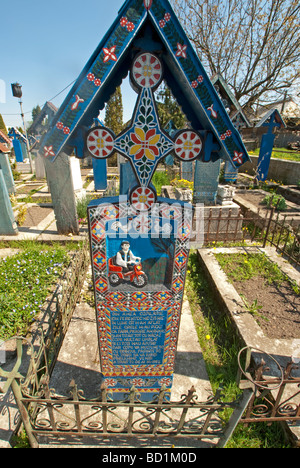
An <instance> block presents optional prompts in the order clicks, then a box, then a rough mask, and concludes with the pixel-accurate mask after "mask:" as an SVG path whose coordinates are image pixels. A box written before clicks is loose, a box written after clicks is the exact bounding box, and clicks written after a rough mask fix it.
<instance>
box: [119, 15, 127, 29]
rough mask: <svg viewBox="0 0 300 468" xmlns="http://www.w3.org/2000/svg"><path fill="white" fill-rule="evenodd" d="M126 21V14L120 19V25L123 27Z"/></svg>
mask: <svg viewBox="0 0 300 468" xmlns="http://www.w3.org/2000/svg"><path fill="white" fill-rule="evenodd" d="M127 23H128V19H127V18H126V16H123V17H122V18H121V20H120V25H121V26H122V27H123V28H124V27H125V26H126V24H127Z"/></svg>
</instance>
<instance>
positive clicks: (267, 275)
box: [216, 252, 286, 285]
mask: <svg viewBox="0 0 300 468" xmlns="http://www.w3.org/2000/svg"><path fill="white" fill-rule="evenodd" d="M216 258H217V260H218V262H219V264H220V266H221V268H222V269H223V270H224V271H225V273H226V275H227V277H228V279H229V280H230V281H231V282H234V281H247V280H249V279H251V278H254V277H256V276H261V277H262V278H263V279H264V281H265V282H266V283H268V284H272V283H275V284H277V285H280V284H282V283H283V282H284V281H285V280H286V276H285V275H284V273H283V272H282V271H281V270H280V268H279V267H278V266H277V265H276V264H275V263H272V262H270V260H269V259H268V258H267V257H266V256H265V255H264V254H261V253H258V254H251V253H247V252H244V253H236V254H224V253H218V254H216Z"/></svg>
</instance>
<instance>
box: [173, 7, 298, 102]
mask: <svg viewBox="0 0 300 468" xmlns="http://www.w3.org/2000/svg"><path fill="white" fill-rule="evenodd" d="M171 1H172V3H173V6H174V9H175V11H176V14H177V15H178V17H179V19H180V20H181V22H182V23H183V25H184V27H185V30H186V32H187V35H188V37H189V39H190V40H191V41H192V43H193V44H194V46H195V49H196V51H197V53H198V56H199V58H200V60H201V61H202V63H203V65H204V67H205V68H206V69H207V71H208V73H210V74H211V75H213V74H215V73H221V74H222V75H223V77H224V79H225V80H226V82H227V83H228V84H229V85H230V86H231V87H232V89H233V92H234V94H235V97H236V98H237V99H238V100H239V101H240V103H241V104H242V105H244V106H245V107H249V106H251V105H253V103H255V102H256V101H257V100H258V99H261V98H263V99H268V97H269V96H270V95H272V96H273V99H276V97H277V95H280V94H281V93H282V90H283V89H285V90H286V89H288V88H289V87H290V86H291V85H292V83H293V82H295V80H296V79H297V78H299V77H300V4H299V0H243V2H241V1H240V0H171Z"/></svg>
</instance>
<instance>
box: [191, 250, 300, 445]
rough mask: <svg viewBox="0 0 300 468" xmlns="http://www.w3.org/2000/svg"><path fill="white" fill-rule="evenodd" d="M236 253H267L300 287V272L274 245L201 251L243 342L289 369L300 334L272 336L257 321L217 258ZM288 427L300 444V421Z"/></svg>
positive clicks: (298, 350)
mask: <svg viewBox="0 0 300 468" xmlns="http://www.w3.org/2000/svg"><path fill="white" fill-rule="evenodd" d="M236 252H251V253H259V252H261V253H264V254H265V255H267V257H268V258H269V259H270V260H271V261H272V262H275V263H276V264H277V265H278V266H279V268H280V269H281V270H282V271H283V272H284V273H285V274H286V275H287V276H289V278H290V279H291V280H292V281H295V282H296V283H297V284H298V286H300V273H299V272H298V271H297V270H296V269H295V268H293V267H292V266H291V265H290V264H289V263H288V262H287V261H285V260H284V259H283V258H282V257H281V256H279V255H278V254H277V253H276V250H275V249H274V248H265V249H263V248H259V247H254V248H253V247H235V248H214V249H199V250H198V257H199V260H200V263H201V265H202V266H203V268H204V271H205V274H206V275H207V278H208V280H209V282H210V284H211V285H212V287H213V289H214V291H215V293H216V298H217V299H218V301H219V303H220V304H221V305H222V307H223V308H224V309H225V310H226V311H227V314H228V316H229V317H230V319H231V322H232V323H233V325H234V327H235V329H236V332H237V334H238V336H239V337H240V339H241V342H242V343H243V344H244V346H248V347H250V348H255V349H258V350H263V351H264V352H265V353H267V354H270V355H272V356H274V357H275V359H276V361H277V362H278V363H279V364H280V366H282V367H283V368H285V367H286V365H287V363H288V362H289V361H291V359H293V360H294V361H298V359H299V358H300V337H299V339H274V338H268V337H267V336H266V335H265V334H264V332H263V330H262V329H261V327H260V326H259V325H258V323H257V322H256V320H255V318H254V317H253V316H252V315H251V314H250V313H248V312H247V310H246V308H245V305H244V302H243V300H242V298H241V296H240V295H239V294H238V292H237V291H236V289H235V288H234V286H233V285H232V284H231V283H230V282H229V281H228V278H227V276H226V274H225V273H224V271H223V270H222V268H221V267H220V265H219V263H218V261H217V259H216V257H215V254H217V253H232V254H233V253H236ZM258 359H259V360H260V357H258ZM264 359H265V355H264ZM268 365H270V366H271V373H272V375H274V376H278V375H279V370H278V368H276V365H274V363H273V365H272V362H269V361H268ZM293 375H294V376H295V377H300V369H298V370H296V371H294V372H293ZM287 398H288V395H287ZM294 401H295V400H294ZM296 401H297V400H296ZM297 403H298V401H297ZM299 403H300V396H299ZM288 427H289V429H290V431H291V432H292V436H293V437H294V439H295V440H296V444H297V445H299V444H300V423H297V425H296V426H290V425H289V426H288Z"/></svg>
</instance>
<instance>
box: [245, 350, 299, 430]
mask: <svg viewBox="0 0 300 468" xmlns="http://www.w3.org/2000/svg"><path fill="white" fill-rule="evenodd" d="M244 352H245V353H246V361H245V362H246V363H245V366H244V367H245V370H243V368H242V366H241V364H240V357H241V355H242V354H243V353H244ZM254 356H255V357H254ZM238 361H239V369H240V374H239V377H240V382H239V385H240V388H244V389H245V388H252V390H253V394H252V397H251V398H250V400H249V404H248V406H247V409H246V411H245V414H244V415H243V417H242V419H241V422H242V423H244V424H250V423H253V422H267V423H273V422H288V423H289V425H290V426H295V425H299V424H300V376H299V373H298V375H295V374H296V372H297V371H298V369H299V366H298V365H296V363H295V362H294V361H293V360H292V358H291V359H290V360H288V361H287V362H286V363H285V365H284V366H283V365H281V364H280V363H279V362H278V360H276V359H275V357H274V356H271V355H269V354H267V353H265V352H264V351H261V350H257V349H254V348H249V347H246V348H243V349H242V350H241V351H240V353H239V356H238ZM271 368H272V371H271V373H270V369H271ZM242 376H243V377H244V379H242V378H241V377H242Z"/></svg>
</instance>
